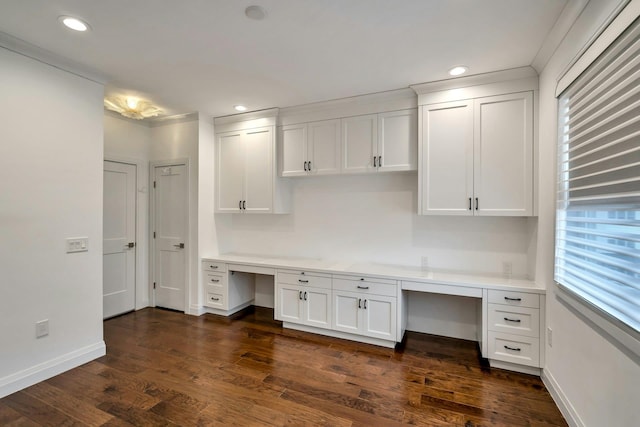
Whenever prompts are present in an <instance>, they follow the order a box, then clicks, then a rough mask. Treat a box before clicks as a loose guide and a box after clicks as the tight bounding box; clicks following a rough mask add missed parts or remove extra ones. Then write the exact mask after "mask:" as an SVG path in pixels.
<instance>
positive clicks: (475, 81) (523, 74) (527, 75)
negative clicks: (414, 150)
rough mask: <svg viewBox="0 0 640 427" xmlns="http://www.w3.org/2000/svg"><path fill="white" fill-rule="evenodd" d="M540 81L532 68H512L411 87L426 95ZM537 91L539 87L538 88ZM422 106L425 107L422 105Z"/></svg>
mask: <svg viewBox="0 0 640 427" xmlns="http://www.w3.org/2000/svg"><path fill="white" fill-rule="evenodd" d="M531 78H535V79H536V81H537V79H538V73H537V71H536V70H535V69H533V68H532V67H529V66H527V67H520V68H511V69H509V70H501V71H493V72H490V73H482V74H473V75H470V76H465V77H457V78H455V79H446V80H437V81H434V82H428V83H420V84H415V85H411V86H409V87H410V88H411V89H413V90H414V91H415V92H416V93H417V94H418V95H425V94H428V93H433V92H440V91H443V90H450V89H459V88H463V87H473V86H482V85H488V84H493V83H501V82H506V81H511V80H527V79H531ZM536 89H537V87H536ZM420 105H423V104H422V103H420Z"/></svg>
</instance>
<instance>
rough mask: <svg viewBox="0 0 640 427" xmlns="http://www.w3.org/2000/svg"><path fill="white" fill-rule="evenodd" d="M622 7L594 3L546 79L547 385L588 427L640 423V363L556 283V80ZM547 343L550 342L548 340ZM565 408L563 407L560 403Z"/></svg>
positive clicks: (543, 269)
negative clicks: (579, 311) (571, 305)
mask: <svg viewBox="0 0 640 427" xmlns="http://www.w3.org/2000/svg"><path fill="white" fill-rule="evenodd" d="M618 3H619V2H618V1H616V0H606V1H605V0H600V1H591V2H589V4H588V5H587V7H586V8H585V10H584V11H583V13H582V15H581V16H580V17H579V19H578V20H577V21H576V23H575V24H574V25H573V27H572V29H571V31H570V32H569V34H568V35H567V37H566V38H565V39H564V41H563V43H562V44H561V45H560V47H559V48H558V50H557V51H556V52H555V54H554V55H553V57H552V58H551V60H550V61H549V63H548V64H547V66H546V67H545V69H544V71H543V72H542V73H541V75H540V109H541V110H540V173H539V177H540V180H539V184H540V205H539V207H540V211H539V213H540V216H539V228H538V236H539V237H538V248H537V259H538V261H537V268H536V270H537V272H536V280H537V281H540V282H542V283H545V284H546V286H547V289H548V294H547V298H546V300H547V306H546V312H547V325H548V326H549V327H551V328H552V329H553V347H549V346H548V344H545V345H546V366H545V368H544V376H545V377H546V383H547V384H548V385H549V386H550V387H551V388H552V389H553V390H554V391H555V392H556V393H558V395H559V397H560V399H562V400H563V401H564V405H566V407H567V410H568V412H566V414H567V415H569V418H570V422H571V423H575V424H577V425H584V426H594V427H595V426H630V425H637V424H638V420H639V419H640V409H639V408H638V385H639V384H640V361H639V360H638V357H637V356H631V355H629V354H627V353H625V352H624V351H623V350H621V349H619V348H618V347H617V346H616V345H615V344H613V343H612V342H611V341H610V340H609V339H608V338H607V337H606V335H605V334H604V333H602V332H600V331H598V330H597V329H595V328H593V327H592V326H591V325H590V324H589V323H588V321H586V320H585V319H584V318H582V317H580V316H579V315H576V314H575V313H574V312H573V311H572V310H570V309H568V308H567V307H566V306H565V305H564V304H563V303H562V302H560V301H559V300H558V298H557V297H556V291H557V288H556V286H555V284H554V282H553V251H554V244H553V238H554V223H553V222H554V214H555V212H554V201H555V187H554V179H555V171H556V170H555V158H556V151H555V150H556V138H557V137H556V114H557V102H556V99H555V96H554V92H555V88H556V80H557V78H558V77H559V76H560V74H561V72H562V71H563V70H564V69H565V67H566V66H567V65H568V63H569V61H570V59H571V58H573V57H574V56H575V55H576V54H577V53H578V52H579V50H580V49H581V48H582V47H583V46H584V44H585V43H586V42H587V41H588V40H589V38H590V37H591V35H592V34H594V32H595V31H596V30H597V28H598V27H599V26H600V25H601V24H602V23H603V22H604V21H605V19H606V18H607V16H609V15H610V13H611V12H612V10H613V9H614V8H615V6H616V5H617V4H618ZM545 341H546V340H545ZM560 403H561V405H560V406H562V405H563V404H562V402H560Z"/></svg>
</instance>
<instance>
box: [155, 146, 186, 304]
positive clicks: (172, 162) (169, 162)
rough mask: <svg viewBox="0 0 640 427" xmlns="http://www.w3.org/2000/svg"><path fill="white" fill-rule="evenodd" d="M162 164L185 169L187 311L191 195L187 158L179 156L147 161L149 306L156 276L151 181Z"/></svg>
mask: <svg viewBox="0 0 640 427" xmlns="http://www.w3.org/2000/svg"><path fill="white" fill-rule="evenodd" d="M164 166H184V167H185V169H186V171H187V183H186V186H187V188H186V191H187V194H186V197H187V206H186V207H187V215H186V222H187V223H186V224H185V235H184V249H185V259H184V262H185V268H184V276H185V277H184V313H185V314H187V313H189V300H190V297H191V295H190V294H191V282H190V280H189V278H190V277H191V264H190V262H189V261H190V259H191V239H190V238H189V237H190V236H189V233H190V231H191V220H190V218H191V197H190V195H189V190H190V188H191V185H190V184H191V168H190V167H189V158H187V157H180V158H176V159H169V160H156V161H153V162H149V190H150V191H149V193H150V194H149V242H150V243H149V284H148V286H149V306H151V307H155V306H156V292H155V289H154V287H153V284H154V282H155V278H156V257H155V253H156V239H154V238H153V231H154V230H155V225H156V194H155V191H154V189H153V181H154V178H155V170H156V168H157V167H164Z"/></svg>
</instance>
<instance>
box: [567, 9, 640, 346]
mask: <svg viewBox="0 0 640 427" xmlns="http://www.w3.org/2000/svg"><path fill="white" fill-rule="evenodd" d="M558 107H559V108H558V110H559V122H558V123H559V138H558V181H557V182H558V204H557V216H556V265H555V280H556V281H557V282H558V284H559V285H560V286H561V288H563V289H564V290H566V291H567V292H569V293H572V294H573V295H575V296H577V297H578V298H580V299H582V300H583V301H585V302H587V303H588V305H589V306H591V307H595V308H596V310H598V311H600V312H603V313H606V315H608V316H612V317H613V318H615V319H617V320H618V321H619V322H622V323H623V324H624V325H626V326H627V327H629V328H631V331H633V332H634V333H635V334H637V333H638V332H640V20H639V19H636V21H635V22H634V23H633V24H632V25H630V26H629V28H627V29H626V30H625V31H624V32H623V33H622V34H621V35H620V36H619V37H618V38H617V39H616V40H615V41H614V42H613V43H612V44H611V45H610V46H609V47H608V48H607V49H606V50H605V51H604V52H603V53H602V54H601V55H600V56H599V57H598V58H597V59H596V60H595V61H594V62H593V63H592V64H591V65H589V66H588V67H587V68H586V70H585V71H584V72H582V73H581V74H580V75H579V76H578V77H577V78H576V79H575V80H574V81H573V83H571V85H569V87H567V89H566V90H564V91H563V92H562V94H561V95H560V97H559V105H558Z"/></svg>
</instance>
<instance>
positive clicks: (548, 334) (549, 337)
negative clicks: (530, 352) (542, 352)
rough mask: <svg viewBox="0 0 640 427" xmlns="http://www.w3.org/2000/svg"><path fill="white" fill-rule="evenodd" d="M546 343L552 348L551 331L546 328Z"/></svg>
mask: <svg viewBox="0 0 640 427" xmlns="http://www.w3.org/2000/svg"><path fill="white" fill-rule="evenodd" d="M547 343H548V344H549V347H553V331H552V330H551V328H547Z"/></svg>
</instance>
